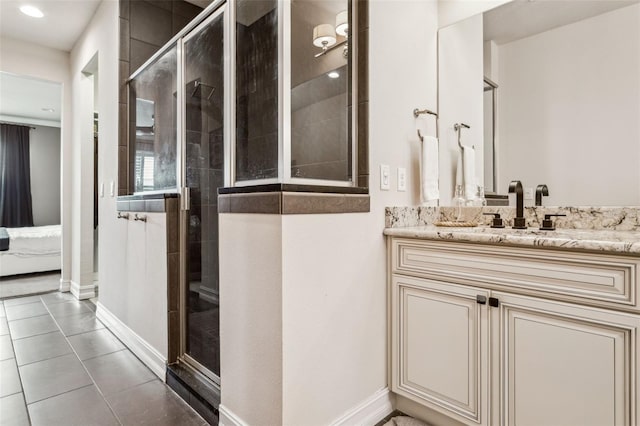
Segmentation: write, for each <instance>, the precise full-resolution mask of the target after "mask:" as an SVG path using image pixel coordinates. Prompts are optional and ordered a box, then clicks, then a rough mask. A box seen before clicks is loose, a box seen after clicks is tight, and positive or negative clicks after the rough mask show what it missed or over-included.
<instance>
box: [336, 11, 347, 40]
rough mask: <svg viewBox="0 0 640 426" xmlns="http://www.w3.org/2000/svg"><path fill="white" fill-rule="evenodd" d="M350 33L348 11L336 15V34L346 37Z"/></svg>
mask: <svg viewBox="0 0 640 426" xmlns="http://www.w3.org/2000/svg"><path fill="white" fill-rule="evenodd" d="M348 33H349V14H348V13H347V11H346V10H343V11H342V12H340V13H338V14H337V15H336V34H338V35H341V36H343V37H346V36H347V34H348Z"/></svg>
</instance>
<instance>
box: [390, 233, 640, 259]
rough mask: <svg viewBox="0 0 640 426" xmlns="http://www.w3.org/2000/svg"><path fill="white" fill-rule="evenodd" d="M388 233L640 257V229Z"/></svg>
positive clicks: (427, 238) (411, 236)
mask: <svg viewBox="0 0 640 426" xmlns="http://www.w3.org/2000/svg"><path fill="white" fill-rule="evenodd" d="M384 234H385V235H389V236H394V237H406V238H420V239H426V240H435V241H458V242H473V243H484V244H497V245H511V246H520V247H545V248H561V249H565V250H588V251H592V252H593V251H595V252H607V253H619V254H632V255H637V256H640V231H637V230H633V231H621V230H611V229H603V230H600V229H560V228H559V229H556V230H555V231H540V230H539V229H538V228H528V229H524V230H518V229H512V228H503V229H495V228H491V227H489V226H486V225H481V226H478V227H472V228H462V227H461V228H456V227H441V226H434V225H426V226H408V227H398V228H386V229H385V230H384Z"/></svg>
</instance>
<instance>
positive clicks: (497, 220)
mask: <svg viewBox="0 0 640 426" xmlns="http://www.w3.org/2000/svg"><path fill="white" fill-rule="evenodd" d="M482 214H483V215H485V216H493V220H492V221H491V227H492V228H504V223H503V222H502V218H501V217H500V213H482Z"/></svg>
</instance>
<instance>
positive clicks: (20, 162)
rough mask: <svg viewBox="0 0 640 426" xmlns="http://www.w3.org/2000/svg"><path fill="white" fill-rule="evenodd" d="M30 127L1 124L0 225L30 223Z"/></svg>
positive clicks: (19, 225)
mask: <svg viewBox="0 0 640 426" xmlns="http://www.w3.org/2000/svg"><path fill="white" fill-rule="evenodd" d="M30 173H31V167H30V164H29V127H28V126H16V125H13V124H0V226H2V227H6V228H20V227H23V226H33V209H32V206H31V174H30Z"/></svg>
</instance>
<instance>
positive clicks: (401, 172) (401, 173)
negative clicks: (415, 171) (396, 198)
mask: <svg viewBox="0 0 640 426" xmlns="http://www.w3.org/2000/svg"><path fill="white" fill-rule="evenodd" d="M406 190H407V169H405V168H404V167H398V191H406Z"/></svg>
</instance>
